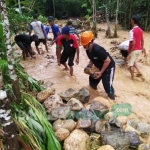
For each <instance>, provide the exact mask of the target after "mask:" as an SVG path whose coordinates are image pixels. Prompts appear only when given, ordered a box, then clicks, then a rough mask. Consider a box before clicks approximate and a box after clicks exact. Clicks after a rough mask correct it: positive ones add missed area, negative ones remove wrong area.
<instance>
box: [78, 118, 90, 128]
mask: <svg viewBox="0 0 150 150" xmlns="http://www.w3.org/2000/svg"><path fill="white" fill-rule="evenodd" d="M90 125H91V120H87V119H81V118H79V119H78V121H77V125H76V128H77V129H80V128H88V127H89V126H90Z"/></svg>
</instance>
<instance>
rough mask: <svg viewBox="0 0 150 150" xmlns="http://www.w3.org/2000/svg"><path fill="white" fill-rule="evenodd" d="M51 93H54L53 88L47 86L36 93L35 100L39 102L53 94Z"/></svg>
mask: <svg viewBox="0 0 150 150" xmlns="http://www.w3.org/2000/svg"><path fill="white" fill-rule="evenodd" d="M53 94H55V89H54V88H52V87H48V88H46V89H45V90H43V91H41V92H40V93H38V94H37V100H38V101H39V102H44V101H45V100H46V99H47V98H48V97H49V96H50V95H53Z"/></svg>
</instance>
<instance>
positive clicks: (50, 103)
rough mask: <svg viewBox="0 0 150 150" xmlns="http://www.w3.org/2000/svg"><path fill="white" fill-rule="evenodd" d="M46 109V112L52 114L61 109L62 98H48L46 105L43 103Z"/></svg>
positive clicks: (54, 96) (52, 96)
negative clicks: (53, 111)
mask: <svg viewBox="0 0 150 150" xmlns="http://www.w3.org/2000/svg"><path fill="white" fill-rule="evenodd" d="M43 105H44V107H45V108H46V112H47V113H50V112H51V111H52V110H54V109H56V108H58V107H60V106H61V105H63V101H62V99H61V98H60V96H58V95H51V96H50V97H48V98H47V99H46V100H45V101H44V103H43Z"/></svg>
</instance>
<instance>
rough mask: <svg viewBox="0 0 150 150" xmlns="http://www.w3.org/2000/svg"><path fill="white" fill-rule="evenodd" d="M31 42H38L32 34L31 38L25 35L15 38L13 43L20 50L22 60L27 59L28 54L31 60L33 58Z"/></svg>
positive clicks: (36, 37)
mask: <svg viewBox="0 0 150 150" xmlns="http://www.w3.org/2000/svg"><path fill="white" fill-rule="evenodd" d="M33 41H34V42H35V41H38V36H37V35H35V34H33V35H32V36H30V35H27V34H19V35H16V36H15V42H16V44H17V45H18V46H19V47H20V48H21V50H22V55H23V59H24V60H25V58H26V57H29V54H30V56H31V58H35V57H34V56H33V55H34V54H33V51H32V47H31V43H32V42H33Z"/></svg>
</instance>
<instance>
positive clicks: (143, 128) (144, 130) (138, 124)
mask: <svg viewBox="0 0 150 150" xmlns="http://www.w3.org/2000/svg"><path fill="white" fill-rule="evenodd" d="M127 124H128V125H130V126H131V127H133V128H134V129H136V130H137V131H138V132H139V133H140V135H141V137H143V138H147V137H148V136H149V135H150V125H149V124H147V123H146V122H143V121H141V120H138V119H131V120H128V121H127Z"/></svg>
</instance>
